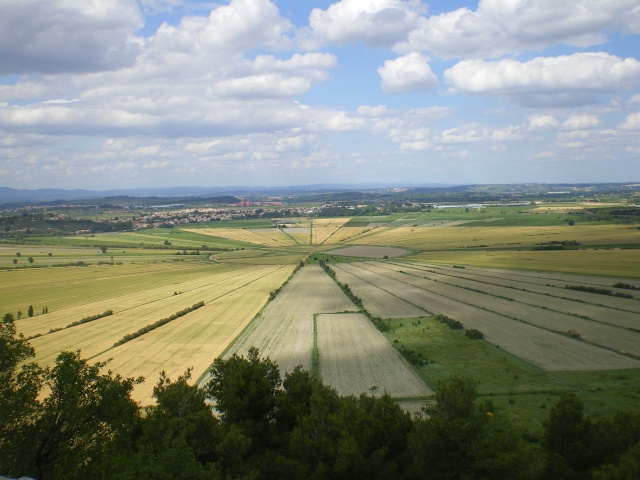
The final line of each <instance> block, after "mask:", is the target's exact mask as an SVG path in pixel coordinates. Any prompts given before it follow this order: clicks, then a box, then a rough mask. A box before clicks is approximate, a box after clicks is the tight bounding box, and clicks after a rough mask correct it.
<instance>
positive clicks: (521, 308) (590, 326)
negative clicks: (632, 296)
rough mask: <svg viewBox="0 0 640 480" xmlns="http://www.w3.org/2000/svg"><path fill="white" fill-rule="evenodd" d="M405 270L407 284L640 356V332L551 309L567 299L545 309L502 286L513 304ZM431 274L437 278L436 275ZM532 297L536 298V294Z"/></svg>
mask: <svg viewBox="0 0 640 480" xmlns="http://www.w3.org/2000/svg"><path fill="white" fill-rule="evenodd" d="M404 271H405V272H406V273H407V274H409V275H407V274H405V276H404V277H402V279H403V281H406V282H407V283H410V284H411V285H414V286H417V287H419V288H422V289H425V290H428V291H430V292H432V293H435V294H438V295H442V296H444V297H447V298H450V299H452V300H456V301H459V302H463V303H467V304H470V305H473V306H475V307H479V308H482V309H485V310H488V311H491V312H495V313H498V314H500V315H504V316H506V317H509V318H512V319H516V320H519V321H523V322H526V323H529V324H531V325H535V326H538V327H543V328H545V329H548V330H553V331H555V332H560V333H566V332H567V330H570V329H571V330H576V331H578V332H579V333H580V334H581V335H582V338H583V339H584V340H585V341H587V342H590V343H594V344H596V345H600V346H602V347H606V348H609V349H612V350H614V351H617V352H621V353H630V354H632V355H635V356H637V357H640V332H636V331H630V330H628V329H625V328H620V327H617V326H613V325H607V324H604V323H599V322H596V321H593V320H586V319H583V318H578V317H575V316H571V315H566V314H563V313H558V312H554V311H552V310H550V309H552V308H554V307H556V306H558V305H557V304H558V303H561V302H567V301H566V300H560V299H554V298H550V297H545V298H546V300H547V301H546V303H541V304H539V305H541V306H546V307H547V308H548V309H549V310H545V309H544V308H542V307H541V306H535V305H531V304H524V303H521V302H522V301H523V299H522V297H524V296H525V295H526V292H518V291H515V290H508V289H504V288H502V287H499V288H501V289H502V290H508V291H506V292H503V291H502V290H501V291H500V293H507V294H510V295H511V297H512V298H513V299H514V300H513V301H509V300H506V299H504V298H496V297H495V296H494V295H495V294H497V293H498V292H495V291H494V292H491V289H490V288H486V287H490V286H489V285H482V286H481V287H479V290H482V291H488V292H489V294H486V293H480V292H475V291H469V290H466V289H464V288H460V285H463V286H464V285H465V282H464V281H463V280H459V279H455V278H452V277H444V278H443V277H442V275H439V276H438V278H435V280H436V281H433V280H426V279H424V278H423V277H421V276H420V277H417V276H413V275H410V273H413V272H411V271H410V270H407V269H405V270H404ZM427 275H432V276H433V274H427ZM530 295H533V296H535V294H530ZM539 300H541V299H539ZM554 302H555V303H554ZM620 313H622V312H620Z"/></svg>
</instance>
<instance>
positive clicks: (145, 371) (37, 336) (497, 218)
mask: <svg viewBox="0 0 640 480" xmlns="http://www.w3.org/2000/svg"><path fill="white" fill-rule="evenodd" d="M467 210H468V209H467ZM584 212H585V210H584V206H583V205H580V204H573V205H571V204H568V205H553V206H549V207H548V208H547V207H543V206H540V205H532V206H531V207H503V208H494V209H485V210H483V211H466V210H464V209H458V210H455V209H451V210H447V211H426V212H424V211H423V212H408V213H393V214H388V215H383V216H369V217H364V216H363V217H348V216H340V217H332V218H315V217H305V218H290V217H289V218H286V219H278V218H274V219H272V220H266V219H259V220H258V219H256V220H238V221H220V222H211V223H203V224H199V223H195V224H193V223H189V224H185V225H184V226H174V227H172V228H154V229H143V230H139V231H131V232H117V233H104V234H91V235H78V236H64V237H50V238H42V237H40V238H38V240H37V241H38V243H37V244H35V242H34V243H30V244H26V243H25V244H17V243H16V244H10V243H4V244H0V305H1V308H2V310H4V311H5V312H11V313H12V314H13V315H14V317H19V319H18V320H17V321H16V325H17V327H18V330H19V331H20V332H22V333H23V334H24V335H25V336H26V337H28V338H30V342H31V343H32V345H33V346H34V347H35V350H36V352H37V361H38V362H40V363H41V364H43V365H51V364H52V363H53V360H54V358H55V356H56V355H57V353H58V352H59V351H60V350H63V349H68V350H76V349H80V350H81V352H82V355H83V357H85V358H89V359H91V361H106V360H108V359H111V360H110V363H109V368H110V369H112V370H113V371H114V372H116V373H120V374H122V375H125V376H140V375H142V376H144V377H145V378H146V379H147V380H146V382H145V383H144V384H143V385H139V386H137V387H136V390H135V391H134V395H135V398H136V399H137V400H138V401H140V402H141V403H143V404H146V403H149V402H151V401H152V399H151V396H150V395H151V390H152V387H153V385H154V383H155V379H156V378H157V376H158V373H159V372H160V371H162V370H164V371H166V372H167V374H168V375H169V376H171V377H177V376H178V375H180V374H181V373H183V372H184V371H185V370H186V369H187V368H193V379H194V381H195V380H198V379H199V380H200V381H205V380H206V371H207V369H208V367H209V365H210V364H211V363H212V362H213V360H214V359H215V358H216V357H223V358H229V357H230V356H231V355H233V354H234V353H237V354H240V355H242V354H245V353H246V352H247V350H248V349H249V347H251V346H256V347H258V348H259V350H260V352H261V354H262V355H264V356H269V357H270V358H271V359H273V360H274V361H276V362H277V363H278V365H279V368H280V371H281V372H282V373H285V372H291V371H292V370H293V369H294V368H295V367H296V366H297V365H302V366H303V368H305V369H308V370H310V371H311V372H312V373H314V374H315V375H317V376H318V377H319V378H321V379H322V380H323V382H325V383H326V384H328V385H331V386H332V387H333V388H336V389H337V390H338V391H339V392H341V393H344V394H359V393H362V392H379V393H382V392H383V391H387V392H388V393H389V394H391V395H392V396H393V397H394V398H397V399H398V400H399V401H402V402H403V404H404V403H407V402H408V401H410V400H411V399H414V400H419V401H420V402H423V401H424V400H425V399H428V398H429V396H430V395H431V392H432V390H431V387H433V386H434V385H435V384H436V382H437V381H438V380H441V379H443V378H444V376H445V375H446V374H451V373H460V372H462V373H465V374H468V375H471V376H473V377H474V378H477V379H478V380H479V382H480V385H479V388H480V392H481V395H491V396H494V399H495V400H496V402H497V403H498V404H500V405H503V407H504V408H505V409H507V408H509V409H511V410H514V411H516V410H517V408H515V407H513V406H511V405H512V404H511V403H508V402H507V401H506V399H507V398H508V397H509V396H512V395H515V396H517V397H518V398H519V403H520V404H521V405H520V407H519V408H521V410H519V411H520V412H521V413H523V412H526V414H527V415H530V416H531V418H532V419H534V420H535V419H536V418H538V417H539V416H540V415H539V414H540V412H538V411H537V410H535V408H537V407H536V406H535V405H536V404H538V405H539V404H540V403H543V402H546V401H550V400H549V399H548V398H547V397H548V396H549V395H551V397H553V395H556V394H558V393H559V392H563V391H588V392H590V393H589V395H590V397H589V398H590V400H589V402H590V403H588V404H587V408H588V409H591V411H594V412H596V413H597V412H599V411H603V410H604V409H605V408H609V407H611V406H618V405H619V406H625V405H633V404H634V402H637V400H638V398H639V397H638V392H637V391H635V390H633V388H631V387H630V385H632V384H633V380H634V379H638V378H639V377H640V294H638V293H637V292H635V291H633V290H627V289H624V288H619V287H614V286H613V285H616V284H630V285H632V286H637V287H640V279H639V276H638V272H639V271H640V257H639V256H638V255H637V253H636V252H637V247H640V230H638V228H637V227H636V226H634V225H630V224H629V223H628V222H616V221H613V220H611V219H609V218H604V217H602V216H601V219H600V220H603V221H600V220H599V221H598V222H597V223H596V222H595V221H591V222H586V221H585V222H582V223H580V222H578V223H576V224H575V225H572V226H569V224H568V223H567V217H569V216H571V215H573V218H578V217H577V215H578V214H582V213H584ZM586 215H587V214H585V218H586ZM580 218H582V217H580ZM574 223H575V222H574ZM385 256H386V257H387V258H384V257H385ZM319 260H322V261H325V262H326V263H327V264H328V265H330V266H331V268H332V270H333V271H334V272H335V277H336V278H335V280H336V281H334V280H333V279H332V278H331V277H330V276H328V275H327V274H326V273H325V272H324V271H322V269H321V268H320V267H319V266H317V265H316V263H317V262H318V261H319ZM300 262H304V263H305V266H304V267H302V268H299V267H298V268H296V267H297V266H298V265H299V264H300ZM294 269H296V270H297V272H296V273H294V274H293V276H291V274H292V272H294ZM336 282H340V283H341V284H343V285H348V287H349V288H350V291H351V292H352V294H353V295H355V297H357V298H358V299H359V301H360V302H361V305H362V307H360V306H358V305H356V304H354V303H353V301H352V300H351V299H350V298H349V297H348V296H347V295H346V294H345V293H344V292H343V290H342V289H341V288H340V287H339V285H338V284H337V283H336ZM567 287H581V288H583V290H582V291H580V290H574V289H569V288H567ZM589 289H592V290H593V289H600V290H609V291H610V292H611V293H610V294H609V295H599V294H595V293H593V292H590V291H589ZM616 295H617V296H616ZM625 296H627V297H628V296H631V297H633V298H625ZM198 302H204V305H203V306H202V307H201V308H198V309H197V310H194V311H190V312H189V313H186V314H185V315H183V316H180V317H179V318H176V319H175V320H172V321H170V322H168V323H166V324H163V325H161V326H158V327H157V328H153V329H151V330H149V331H147V332H146V333H144V334H142V335H141V336H138V337H136V338H134V339H132V340H130V341H128V342H126V343H123V344H122V345H119V346H114V343H116V342H117V341H119V340H120V339H122V338H123V337H125V336H127V335H130V334H132V333H134V332H136V331H138V330H140V329H144V328H146V327H147V326H149V325H153V324H155V323H156V322H158V321H159V320H161V319H165V318H167V317H170V316H172V315H174V314H176V312H180V311H183V310H184V309H186V308H188V307H191V306H192V305H194V304H196V303H198ZM359 305H360V303H359ZM29 306H31V307H32V309H33V312H34V316H33V317H28V316H27V312H28V307H29ZM106 311H110V312H112V313H111V314H110V315H108V316H103V317H100V318H97V319H95V320H91V321H88V322H86V323H81V324H76V325H72V324H74V322H76V323H77V322H79V321H81V320H83V319H86V318H90V317H94V316H100V315H101V314H102V313H103V312H106ZM363 313H366V314H368V315H370V316H371V317H375V318H379V319H381V321H382V324H383V325H385V326H386V328H387V331H386V332H384V334H382V333H380V332H378V330H376V329H375V328H374V326H373V323H371V322H369V321H368V320H367V319H366V316H364V315H363ZM437 314H442V315H446V316H448V317H450V318H453V319H455V320H458V321H460V322H461V323H462V324H463V325H464V328H466V329H476V330H479V331H480V332H482V334H483V336H484V339H482V340H469V339H467V338H466V337H465V336H464V334H463V333H461V332H454V331H450V330H449V329H448V328H447V327H445V326H443V325H442V324H440V323H438V322H437V321H436V320H434V318H435V317H434V316H435V315H437ZM570 332H573V333H570ZM385 337H386V338H385ZM408 352H409V353H408ZM411 352H412V353H411ZM471 352H473V354H472V353H471ZM418 354H419V355H420V358H421V359H423V360H421V361H420V362H419V363H414V360H415V358H414V357H412V356H411V355H418ZM402 355H404V357H405V358H403V357H402ZM474 359H475V361H474ZM410 364H412V365H410ZM516 377H517V378H516ZM621 379H623V380H621ZM372 387H377V388H376V389H372ZM597 389H599V390H597ZM542 395H546V396H545V400H544V401H541V400H540V399H541V396H542ZM418 405H419V403H418ZM536 425H537V424H535V422H534V423H533V424H532V425H530V428H531V429H535V428H537V427H536Z"/></svg>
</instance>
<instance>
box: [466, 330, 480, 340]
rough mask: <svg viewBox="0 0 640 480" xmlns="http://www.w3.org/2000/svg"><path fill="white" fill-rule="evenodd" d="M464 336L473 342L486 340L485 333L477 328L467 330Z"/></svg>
mask: <svg viewBox="0 0 640 480" xmlns="http://www.w3.org/2000/svg"><path fill="white" fill-rule="evenodd" d="M464 334H465V335H466V336H467V338H470V339H471V340H482V339H483V338H484V333H482V332H481V331H480V330H477V329H475V328H469V329H467V330H465V331H464Z"/></svg>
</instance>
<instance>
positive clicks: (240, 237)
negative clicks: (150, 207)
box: [185, 228, 295, 247]
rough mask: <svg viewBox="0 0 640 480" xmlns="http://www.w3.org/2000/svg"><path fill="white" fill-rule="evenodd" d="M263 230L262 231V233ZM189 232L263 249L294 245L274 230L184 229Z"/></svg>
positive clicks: (277, 230)
mask: <svg viewBox="0 0 640 480" xmlns="http://www.w3.org/2000/svg"><path fill="white" fill-rule="evenodd" d="M263 230H264V231H263ZM185 231H189V232H197V233H200V234H203V235H209V236H211V237H214V238H223V239H227V240H234V241H238V242H244V243H249V244H254V245H261V246H264V247H283V246H288V245H295V242H292V241H291V240H290V239H289V238H288V237H287V236H286V235H284V234H282V233H281V231H280V229H276V228H273V229H272V228H252V229H244V228H197V229H195V228H194V229H185Z"/></svg>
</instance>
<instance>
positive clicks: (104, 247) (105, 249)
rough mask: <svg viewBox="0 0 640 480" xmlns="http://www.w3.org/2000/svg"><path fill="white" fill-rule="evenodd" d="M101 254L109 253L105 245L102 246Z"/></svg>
mask: <svg viewBox="0 0 640 480" xmlns="http://www.w3.org/2000/svg"><path fill="white" fill-rule="evenodd" d="M100 252H101V253H107V247H106V246H105V245H102V246H101V247H100Z"/></svg>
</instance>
